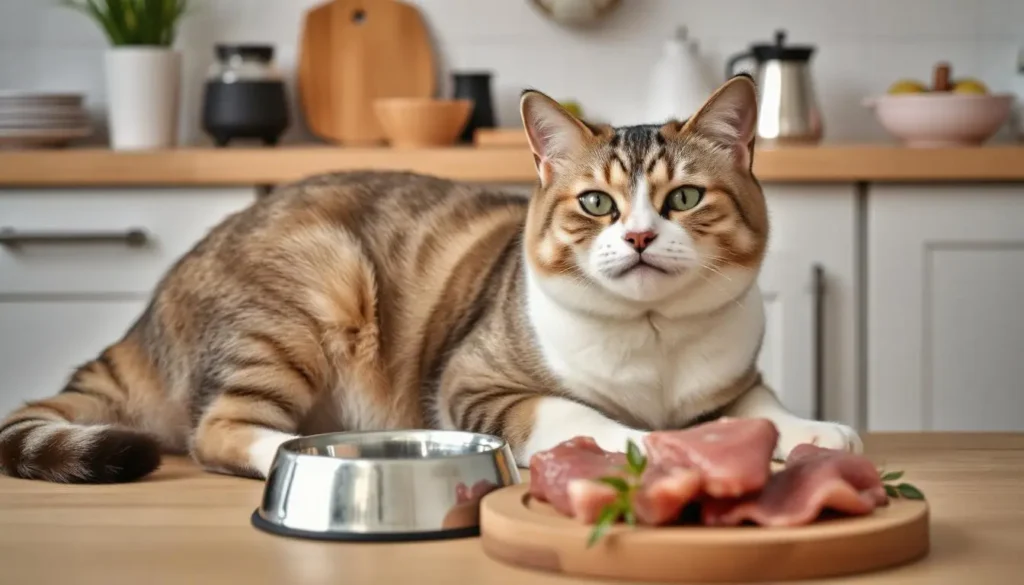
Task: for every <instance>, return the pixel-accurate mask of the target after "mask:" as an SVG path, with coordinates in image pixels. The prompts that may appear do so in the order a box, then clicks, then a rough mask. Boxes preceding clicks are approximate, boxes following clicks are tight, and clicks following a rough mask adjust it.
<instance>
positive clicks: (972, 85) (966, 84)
mask: <svg viewBox="0 0 1024 585" xmlns="http://www.w3.org/2000/svg"><path fill="white" fill-rule="evenodd" d="M953 93H978V94H986V93H988V88H987V87H985V84H984V83H982V82H980V81H978V80H977V79H960V80H958V81H957V82H956V83H954V84H953Z"/></svg>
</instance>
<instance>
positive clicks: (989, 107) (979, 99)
mask: <svg viewBox="0 0 1024 585" xmlns="http://www.w3.org/2000/svg"><path fill="white" fill-rule="evenodd" d="M1013 99H1014V97H1013V95H1005V94H999V95H979V94H961V93H945V92H943V93H910V94H897V95H884V96H880V97H876V98H873V99H870V100H868V101H867V103H866V105H867V106H869V107H872V108H874V110H875V116H876V117H877V118H878V121H879V123H881V124H882V127H883V128H885V130H886V131H887V132H889V133H890V134H892V135H893V136H895V137H896V138H899V139H900V140H902V141H903V142H904V144H906V145H907V146H912V147H942V146H977V145H980V144H983V143H984V142H985V141H986V140H988V139H989V138H992V136H993V135H994V134H995V133H996V132H998V131H999V128H1000V127H1001V126H1002V125H1003V124H1005V123H1006V120H1007V119H1008V117H1009V115H1010V107H1011V106H1012V105H1013Z"/></svg>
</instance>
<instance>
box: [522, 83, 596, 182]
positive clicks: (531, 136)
mask: <svg viewBox="0 0 1024 585" xmlns="http://www.w3.org/2000/svg"><path fill="white" fill-rule="evenodd" d="M519 114H520V115H521V116H522V118H523V126H524V127H525V128H526V138H527V140H528V141H529V143H530V150H532V151H533V162H534V165H535V166H536V167H537V175H538V176H539V177H540V181H541V184H542V185H547V184H549V183H550V182H551V180H552V179H553V178H554V176H555V175H556V174H557V173H558V172H559V171H560V170H561V169H563V168H565V165H567V164H568V163H570V162H571V161H572V160H573V159H574V158H575V157H576V155H577V153H578V152H579V151H580V149H581V148H582V147H583V145H584V144H585V143H586V141H587V139H588V138H593V132H591V131H590V128H588V127H587V125H586V124H584V123H583V122H581V121H580V120H578V119H576V117H575V116H573V115H572V114H570V113H569V112H568V111H567V110H566V109H565V108H563V107H562V106H561V105H560V104H559V103H558V102H556V101H555V100H553V99H551V98H550V97H548V96H546V95H544V94H543V93H541V92H539V91H536V90H532V89H529V90H526V91H524V92H523V95H522V96H521V97H520V99H519Z"/></svg>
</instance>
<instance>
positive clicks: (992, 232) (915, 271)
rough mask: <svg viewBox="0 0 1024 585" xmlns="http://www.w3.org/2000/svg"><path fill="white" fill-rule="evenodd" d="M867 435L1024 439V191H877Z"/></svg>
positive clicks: (872, 214) (871, 217) (872, 200)
mask: <svg viewBox="0 0 1024 585" xmlns="http://www.w3.org/2000/svg"><path fill="white" fill-rule="evenodd" d="M868 221H869V223H868V234H869V246H868V267H869V275H868V288H869V290H868V315H869V321H868V334H867V337H868V358H869V359H868V420H869V425H870V429H871V430H908V431H914V430H940V431H1024V382H1022V381H1024V359H1022V358H1024V352H1022V348H1024V311H1021V299H1024V186H1016V187H1010V186H986V185H959V186H946V185H943V186H936V185H928V186H916V185H915V186H879V187H873V188H872V190H871V193H870V195H869V213H868Z"/></svg>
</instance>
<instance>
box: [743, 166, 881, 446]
mask: <svg viewBox="0 0 1024 585" xmlns="http://www.w3.org/2000/svg"><path fill="white" fill-rule="evenodd" d="M764 191H765V197H766V198H767V201H768V212H769V215H770V219H771V235H770V237H769V246H768V248H769V252H768V261H767V264H766V266H765V274H764V276H763V277H762V281H763V284H762V288H763V289H769V291H774V292H776V293H778V296H777V297H776V298H774V299H773V298H772V297H771V296H770V295H768V294H766V297H768V298H766V304H765V308H766V310H767V311H768V319H769V323H770V324H771V323H775V324H778V323H781V322H786V323H789V322H790V321H791V320H795V319H798V318H799V319H801V320H807V319H811V322H812V324H813V327H814V330H813V331H812V332H810V333H808V332H807V328H806V327H805V326H802V325H801V326H792V327H790V328H789V329H786V330H782V329H778V328H777V329H776V330H775V331H776V332H777V333H778V335H777V336H776V337H773V339H772V341H771V342H770V343H771V344H772V345H771V346H770V347H766V348H765V349H764V350H763V351H762V354H763V355H762V357H761V363H762V364H763V365H764V366H765V368H766V369H768V370H769V371H772V372H773V376H774V377H775V378H777V379H779V380H780V382H778V385H777V390H778V392H779V393H780V394H781V395H782V397H783V400H784V401H785V402H786V403H787V406H790V407H791V408H792V407H795V408H796V410H798V411H800V412H801V413H802V414H805V410H806V406H805V402H804V401H805V398H796V397H797V396H806V395H807V390H805V389H804V388H806V387H807V386H810V387H812V388H814V389H815V392H816V395H817V396H816V397H817V398H818V399H819V400H818V401H817V402H818V404H817V407H818V409H819V412H820V414H821V417H822V418H826V419H829V420H835V421H840V422H843V423H846V424H849V425H852V426H854V427H858V426H860V425H861V424H862V422H863V421H862V420H861V417H860V416H859V413H860V409H861V405H860V401H859V393H860V389H861V379H860V376H859V371H860V370H859V361H860V355H859V350H858V348H859V345H860V337H859V332H860V330H859V327H858V321H859V319H861V318H862V317H861V313H860V311H859V302H858V294H859V287H860V270H859V260H858V249H859V247H858V244H857V242H858V240H857V238H858V234H859V230H858V227H857V226H858V219H859V211H860V210H859V206H858V192H857V187H856V186H854V185H852V184H811V185H808V184H784V183H773V184H770V185H765V186H764ZM815 270H817V271H818V273H817V275H816V276H815V274H814V271H815ZM766 279H768V281H769V282H767V283H765V282H764V281H765V280H766ZM766 284H767V286H766ZM815 287H820V291H819V292H820V295H819V296H818V297H817V298H818V299H820V306H815V305H814V301H815V298H816V297H815V296H814V295H813V294H812V289H813V288H815ZM782 291H789V292H788V294H787V293H786V292H782ZM812 311H813V314H812V315H811V316H808V315H809V314H811V312H812ZM776 327H778V325H776ZM805 337H809V338H810V341H809V342H808V341H804V338H805ZM767 343H769V342H768V341H766V344H767ZM808 343H810V345H808ZM783 371H785V372H786V373H785V374H781V373H777V372H783ZM790 385H792V386H795V388H788V387H787V386H790ZM787 395H789V396H792V397H794V398H786V396H787Z"/></svg>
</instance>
